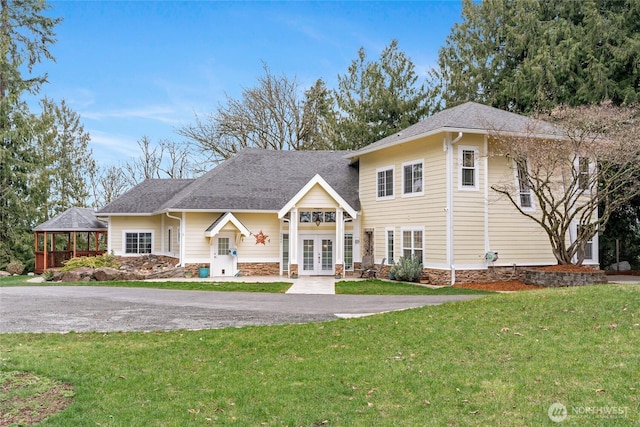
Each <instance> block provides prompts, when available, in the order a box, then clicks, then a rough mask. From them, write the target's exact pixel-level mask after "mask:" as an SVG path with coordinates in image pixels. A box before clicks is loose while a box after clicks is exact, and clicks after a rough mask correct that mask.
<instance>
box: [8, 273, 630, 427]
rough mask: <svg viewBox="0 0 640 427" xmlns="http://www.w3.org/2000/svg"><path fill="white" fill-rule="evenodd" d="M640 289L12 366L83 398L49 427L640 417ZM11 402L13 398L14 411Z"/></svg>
mask: <svg viewBox="0 0 640 427" xmlns="http://www.w3.org/2000/svg"><path fill="white" fill-rule="evenodd" d="M639 338H640V287H638V286H622V285H601V286H589V287H580V288H563V289H546V290H540V291H536V292H519V293H512V294H495V295H488V296H486V297H485V298H481V299H476V300H472V301H466V302H463V303H449V304H444V305H440V306H428V307H423V308H420V309H412V310H405V311H401V312H392V313H387V314H382V315H376V316H371V317H366V318H360V319H349V320H337V321H332V322H325V323H311V324H302V325H300V324H296V325H281V326H261V327H245V328H239V329H238V328H229V329H221V330H205V331H192V332H187V331H173V332H150V333H71V334H66V335H60V334H5V335H2V336H0V370H2V371H6V372H12V371H25V372H31V373H34V374H35V375H42V376H46V377H48V378H52V379H54V380H56V381H60V382H63V383H65V384H71V385H73V386H74V402H73V403H72V404H71V406H69V407H68V408H67V409H66V410H65V411H64V412H61V413H59V414H57V415H54V416H52V417H50V418H49V419H48V420H46V421H45V422H44V423H43V425H46V426H65V427H66V426H89V425H91V426H95V425H102V426H203V425H233V426H239V425H240V426H319V425H327V426H398V425H407V426H426V425H434V426H446V425H451V426H467V425H491V426H513V425H519V426H525V425H527V426H533V425H535V426H538V425H557V424H555V423H553V422H551V421H550V419H549V417H548V415H547V411H548V409H549V406H550V405H551V404H552V403H554V402H559V403H562V404H564V405H565V406H566V408H567V410H568V413H569V417H568V420H567V422H566V423H565V424H566V425H619V426H626V425H630V424H632V423H637V422H638V420H639V419H640V409H639V406H640V394H639V390H640V339H639ZM0 400H2V399H0Z"/></svg>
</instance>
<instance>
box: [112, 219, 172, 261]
mask: <svg viewBox="0 0 640 427" xmlns="http://www.w3.org/2000/svg"><path fill="white" fill-rule="evenodd" d="M160 221H161V220H160V217H159V216H158V215H154V216H116V217H111V220H110V229H109V241H110V247H109V252H113V253H114V254H115V255H126V254H125V247H124V235H125V233H126V232H151V233H152V244H153V247H152V249H151V250H152V252H153V253H158V252H159V251H160V250H161V248H162V234H161V233H162V227H161V222H160Z"/></svg>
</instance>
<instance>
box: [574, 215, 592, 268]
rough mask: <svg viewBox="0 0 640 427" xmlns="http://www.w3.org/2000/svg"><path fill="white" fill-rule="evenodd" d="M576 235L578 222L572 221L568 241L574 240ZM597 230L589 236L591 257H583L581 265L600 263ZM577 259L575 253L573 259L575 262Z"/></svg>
mask: <svg viewBox="0 0 640 427" xmlns="http://www.w3.org/2000/svg"><path fill="white" fill-rule="evenodd" d="M577 235H578V222H577V221H572V222H571V228H570V233H569V236H570V241H571V243H573V242H575V240H576V236H577ZM598 237H599V236H598V232H597V231H596V233H595V234H594V235H593V236H591V240H590V241H591V258H585V259H584V262H583V265H593V264H599V263H600V241H599V238H598ZM577 260H578V256H577V254H576V255H575V256H574V257H573V261H574V262H576V261H577Z"/></svg>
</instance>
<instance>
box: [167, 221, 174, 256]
mask: <svg viewBox="0 0 640 427" xmlns="http://www.w3.org/2000/svg"><path fill="white" fill-rule="evenodd" d="M172 243H173V228H171V227H169V228H168V229H167V252H171V246H172Z"/></svg>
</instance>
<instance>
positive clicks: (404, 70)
mask: <svg viewBox="0 0 640 427" xmlns="http://www.w3.org/2000/svg"><path fill="white" fill-rule="evenodd" d="M334 97H335V102H336V107H337V110H338V114H337V115H335V116H333V117H332V118H333V120H334V122H335V123H334V124H333V132H334V135H333V139H334V141H333V146H334V148H336V149H358V148H361V147H364V146H366V145H368V144H371V143H372V142H375V141H377V140H379V139H382V138H384V137H385V136H388V135H390V134H392V133H394V132H397V131H399V130H401V129H404V128H406V127H408V126H410V125H412V124H414V123H416V122H417V121H418V120H420V119H421V118H423V117H424V116H426V115H427V113H428V112H429V105H428V103H427V92H426V90H425V88H424V86H423V85H419V86H418V75H417V74H416V71H415V66H414V64H413V62H411V59H409V58H408V57H407V56H406V55H405V54H404V53H403V52H402V51H400V50H399V49H398V41H397V40H393V41H392V42H391V43H390V44H389V46H387V47H386V48H385V49H384V50H383V51H382V53H381V54H380V58H379V60H378V61H374V62H369V61H367V56H366V53H365V50H364V48H360V50H359V51H358V58H357V59H355V60H354V61H353V62H352V63H351V65H350V66H349V69H348V72H347V74H346V75H340V76H338V89H337V90H336V91H335V92H334Z"/></svg>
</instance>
